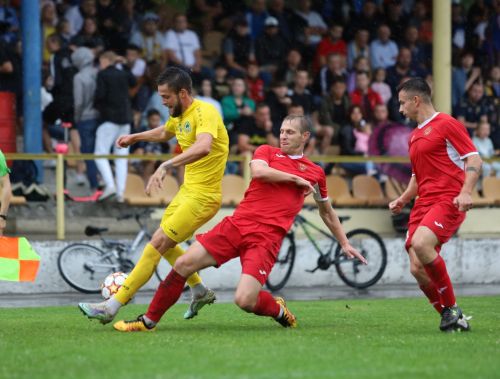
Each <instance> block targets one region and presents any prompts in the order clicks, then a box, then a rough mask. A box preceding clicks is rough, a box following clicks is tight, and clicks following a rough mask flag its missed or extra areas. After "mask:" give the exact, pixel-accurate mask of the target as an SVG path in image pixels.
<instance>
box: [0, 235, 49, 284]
mask: <svg viewBox="0 0 500 379" xmlns="http://www.w3.org/2000/svg"><path fill="white" fill-rule="evenodd" d="M39 267H40V256H39V255H38V254H37V253H36V252H35V250H33V248H32V247H31V245H30V243H29V242H28V240H27V239H26V238H25V237H4V236H0V280H10V281H14V282H34V281H35V278H36V274H37V272H38V268H39Z"/></svg>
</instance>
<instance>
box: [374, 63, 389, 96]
mask: <svg viewBox="0 0 500 379" xmlns="http://www.w3.org/2000/svg"><path fill="white" fill-rule="evenodd" d="M385 77H386V72H385V69H384V68H382V67H380V68H377V69H376V70H375V74H374V78H373V79H374V80H373V83H372V85H371V87H372V90H374V91H375V92H377V93H378V94H379V95H380V97H381V98H382V101H383V102H384V104H387V102H388V101H389V100H390V99H391V97H392V91H391V87H389V85H388V84H387V83H386V82H385Z"/></svg>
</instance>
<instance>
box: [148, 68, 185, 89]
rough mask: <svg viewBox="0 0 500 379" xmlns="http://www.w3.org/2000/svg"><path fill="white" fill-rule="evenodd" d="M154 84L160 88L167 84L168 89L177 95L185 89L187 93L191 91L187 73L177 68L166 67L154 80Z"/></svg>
mask: <svg viewBox="0 0 500 379" xmlns="http://www.w3.org/2000/svg"><path fill="white" fill-rule="evenodd" d="M156 84H157V85H159V86H161V85H163V84H167V85H168V88H169V89H171V90H172V91H174V92H175V93H179V92H180V91H181V90H182V89H185V90H186V91H187V92H188V93H191V92H192V91H193V81H192V80H191V76H189V73H188V72H187V71H186V70H184V69H182V68H179V67H167V68H166V69H165V70H164V71H163V72H162V73H161V74H160V75H159V76H158V79H157V80H156Z"/></svg>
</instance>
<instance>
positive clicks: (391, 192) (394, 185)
mask: <svg viewBox="0 0 500 379" xmlns="http://www.w3.org/2000/svg"><path fill="white" fill-rule="evenodd" d="M405 189H406V185H405V184H403V183H401V182H399V181H397V180H396V179H394V178H391V177H389V178H388V179H387V181H386V182H385V195H386V197H387V199H388V200H390V201H392V200H396V199H397V198H398V197H399V196H401V194H402V193H403V192H404V191H405Z"/></svg>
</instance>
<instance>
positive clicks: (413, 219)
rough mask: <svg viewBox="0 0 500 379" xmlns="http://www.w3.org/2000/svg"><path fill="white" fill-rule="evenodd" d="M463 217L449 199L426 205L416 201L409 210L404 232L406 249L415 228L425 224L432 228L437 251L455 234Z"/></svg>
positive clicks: (462, 213)
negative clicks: (436, 240)
mask: <svg viewBox="0 0 500 379" xmlns="http://www.w3.org/2000/svg"><path fill="white" fill-rule="evenodd" d="M464 219H465V212H461V211H459V210H458V209H457V207H455V205H453V203H452V202H451V200H447V201H442V202H439V203H438V202H436V203H433V204H428V205H419V204H418V201H417V202H416V203H415V206H414V207H413V209H412V210H411V214H410V220H409V222H408V233H407V234H406V242H405V248H406V250H408V249H409V248H410V244H411V240H412V238H413V234H414V233H415V230H417V228H418V227H419V226H426V227H428V228H429V229H430V230H432V232H433V233H434V234H435V235H436V237H437V239H438V241H439V246H436V250H437V252H438V253H439V251H440V250H441V245H443V244H444V243H446V242H447V241H448V240H449V239H450V238H451V237H452V236H453V235H454V234H455V232H456V231H457V230H458V228H459V227H460V225H461V224H462V222H463V221H464Z"/></svg>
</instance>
